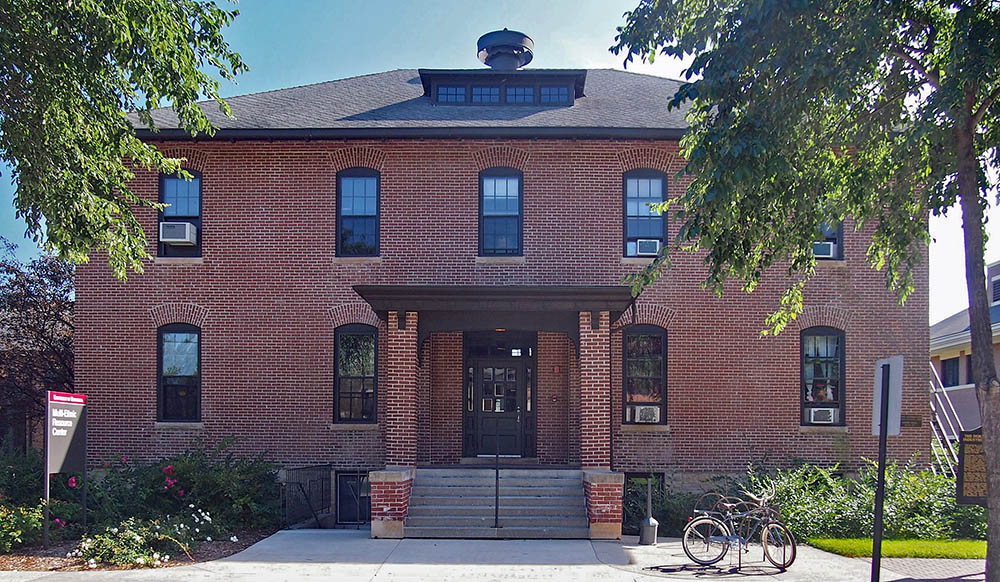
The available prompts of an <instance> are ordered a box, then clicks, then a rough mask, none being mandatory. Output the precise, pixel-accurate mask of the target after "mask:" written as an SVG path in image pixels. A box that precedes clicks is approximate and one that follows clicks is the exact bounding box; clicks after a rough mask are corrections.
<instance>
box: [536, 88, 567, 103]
mask: <svg viewBox="0 0 1000 582" xmlns="http://www.w3.org/2000/svg"><path fill="white" fill-rule="evenodd" d="M567 101H569V88H568V87H542V103H566V102H567Z"/></svg>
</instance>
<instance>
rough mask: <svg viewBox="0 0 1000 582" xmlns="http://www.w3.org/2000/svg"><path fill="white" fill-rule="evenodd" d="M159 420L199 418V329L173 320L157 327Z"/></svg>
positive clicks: (195, 419) (175, 420)
mask: <svg viewBox="0 0 1000 582" xmlns="http://www.w3.org/2000/svg"><path fill="white" fill-rule="evenodd" d="M157 336H158V344H159V358H158V359H159V372H160V381H159V390H158V398H157V400H158V401H159V415H158V416H159V419H160V420H161V421H165V422H198V421H199V420H201V330H200V329H199V328H197V327H195V326H193V325H188V324H184V323H173V324H169V325H164V326H162V327H160V329H159V330H158V332H157Z"/></svg>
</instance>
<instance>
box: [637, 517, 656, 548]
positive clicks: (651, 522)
mask: <svg viewBox="0 0 1000 582" xmlns="http://www.w3.org/2000/svg"><path fill="white" fill-rule="evenodd" d="M659 526H660V523H659V522H658V521H656V520H655V519H653V516H652V515H651V516H649V517H647V518H646V519H644V520H642V523H641V524H639V545H640V546H655V545H656V528H658V527H659Z"/></svg>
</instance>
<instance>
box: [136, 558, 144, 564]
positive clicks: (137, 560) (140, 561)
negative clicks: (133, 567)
mask: <svg viewBox="0 0 1000 582" xmlns="http://www.w3.org/2000/svg"><path fill="white" fill-rule="evenodd" d="M143 562H144V560H143V559H142V558H136V559H135V563H136V564H141V563H143Z"/></svg>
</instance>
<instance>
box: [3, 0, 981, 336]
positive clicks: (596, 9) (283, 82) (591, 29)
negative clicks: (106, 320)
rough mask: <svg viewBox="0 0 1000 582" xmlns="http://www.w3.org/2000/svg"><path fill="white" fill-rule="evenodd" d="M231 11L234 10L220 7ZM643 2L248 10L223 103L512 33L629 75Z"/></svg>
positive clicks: (427, 57)
mask: <svg viewBox="0 0 1000 582" xmlns="http://www.w3.org/2000/svg"><path fill="white" fill-rule="evenodd" d="M219 3H220V4H223V5H225V0H219ZM636 4H637V0H589V1H587V0H546V1H545V2H537V1H529V0H524V1H510V0H494V1H492V2H469V1H468V0H466V1H447V2H446V1H435V0H422V1H420V2H413V1H409V2H407V1H402V0H398V1H388V0H369V1H367V2H348V1H346V0H343V1H341V0H243V1H242V2H240V3H239V4H238V5H236V7H237V8H238V9H239V10H240V16H239V17H238V18H237V19H236V22H235V23H234V24H233V25H232V26H231V27H230V28H229V29H228V30H227V31H226V33H225V36H226V39H227V40H228V41H229V43H230V45H231V46H232V47H233V48H234V49H235V50H236V51H237V52H239V53H240V54H241V55H242V56H243V59H244V61H245V62H246V63H247V64H248V65H249V66H250V71H249V72H247V73H245V74H243V75H240V77H239V79H238V84H237V85H232V84H229V83H224V85H223V89H222V94H223V96H224V97H226V96H233V95H242V94H246V93H253V92H257V91H267V90H272V89H281V88H285V87H294V86H297V85H306V84H309V83H317V82H321V81H328V80H331V79H341V78H344V77H351V76H355V75H364V74H368V73H375V72H381V71H388V70H392V69H406V68H420V67H425V68H442V69H445V68H479V67H481V66H482V64H480V62H479V61H478V60H477V58H476V40H477V39H478V38H479V36H480V35H482V34H484V33H486V32H489V31H491V30H497V29H501V28H505V27H506V28H510V29H512V30H518V31H521V32H524V33H525V34H527V35H529V36H531V38H532V39H533V40H534V41H535V57H534V60H533V61H532V63H531V65H530V66H531V67H537V68H617V69H621V68H622V60H623V58H622V57H619V56H615V55H613V54H612V53H610V52H609V51H608V47H610V46H611V45H612V44H614V37H615V27H616V26H618V25H620V24H621V23H622V22H623V18H622V14H623V13H624V12H625V11H627V10H630V9H632V8H634V7H635V5H636ZM683 69H684V65H683V63H680V62H677V61H674V60H671V59H667V58H666V57H663V58H661V59H658V60H656V62H655V63H654V64H652V65H650V64H642V63H633V64H630V65H629V66H628V70H630V71H636V72H639V73H647V74H653V75H660V76H665V77H672V78H680V76H681V74H682V71H683ZM0 174H2V177H0V236H3V237H5V238H7V239H8V240H10V241H12V242H15V243H17V244H18V245H19V249H18V254H19V257H21V258H22V259H27V258H30V257H31V256H34V255H35V254H37V253H38V252H39V251H38V250H37V248H36V247H35V245H34V243H33V242H31V241H30V240H25V239H24V238H23V235H24V230H25V225H24V222H23V221H21V220H19V219H17V218H16V217H15V213H14V207H13V193H14V187H13V186H12V185H11V183H10V171H9V169H8V168H0ZM988 216H990V217H992V218H993V221H992V223H990V224H989V225H988V232H989V234H991V235H992V239H993V240H992V241H990V242H989V243H988V245H987V252H986V261H987V263H990V262H994V261H998V260H1000V211H998V210H997V209H996V206H993V207H991V209H990V212H989V215H988ZM961 224H962V223H961V212H959V211H958V209H957V208H956V209H954V210H953V211H950V212H949V213H948V215H947V216H946V217H941V218H936V217H932V219H931V225H930V230H931V235H932V236H933V237H934V239H935V242H934V243H933V244H932V245H931V249H930V269H931V277H930V279H931V284H930V295H931V297H930V315H929V320H930V322H936V321H939V320H941V319H943V318H944V317H946V316H948V315H951V314H952V313H955V312H957V311H961V310H962V309H965V308H966V307H967V306H968V302H967V298H966V288H965V270H964V252H963V244H962V232H961Z"/></svg>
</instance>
